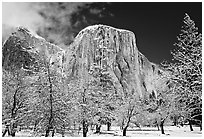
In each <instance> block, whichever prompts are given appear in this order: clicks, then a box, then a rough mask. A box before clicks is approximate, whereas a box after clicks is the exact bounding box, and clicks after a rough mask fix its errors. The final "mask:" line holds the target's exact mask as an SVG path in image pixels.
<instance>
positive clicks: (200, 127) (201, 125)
mask: <svg viewBox="0 0 204 139" xmlns="http://www.w3.org/2000/svg"><path fill="white" fill-rule="evenodd" d="M200 131H202V122H201V123H200Z"/></svg>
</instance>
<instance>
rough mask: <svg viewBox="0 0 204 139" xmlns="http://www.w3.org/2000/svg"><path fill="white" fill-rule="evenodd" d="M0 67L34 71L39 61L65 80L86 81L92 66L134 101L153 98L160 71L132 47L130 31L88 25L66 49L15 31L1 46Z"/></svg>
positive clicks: (20, 29)
mask: <svg viewBox="0 0 204 139" xmlns="http://www.w3.org/2000/svg"><path fill="white" fill-rule="evenodd" d="M2 52H3V58H2V60H3V61H2V64H3V66H4V68H5V69H9V67H11V66H12V65H15V67H17V68H23V69H26V70H31V71H38V67H39V66H40V63H42V62H43V60H46V61H47V62H48V63H50V64H52V65H53V67H54V68H56V70H58V71H60V72H63V73H64V74H65V75H66V76H67V77H79V78H86V77H85V76H84V75H87V74H88V72H89V71H90V70H91V66H92V65H93V64H98V65H99V66H101V67H103V68H105V69H106V70H107V71H108V72H109V73H110V75H111V78H112V81H113V84H114V86H115V88H116V91H117V92H120V93H121V92H122V93H124V94H132V95H133V94H134V95H137V96H138V98H139V97H140V98H149V96H156V88H155V84H154V80H155V79H156V77H157V76H160V74H161V72H162V71H161V69H160V68H159V67H158V66H157V65H156V64H153V63H151V62H149V61H148V59H147V58H146V57H145V56H144V55H142V54H141V53H140V52H139V51H138V48H137V46H136V38H135V35H134V33H133V32H131V31H127V30H122V29H116V28H113V27H109V26H105V25H94V26H89V27H87V28H85V29H83V30H82V31H80V32H79V34H78V35H77V36H76V38H75V40H74V42H73V43H72V44H71V45H70V46H69V49H68V50H62V49H61V48H59V47H58V46H56V45H54V44H50V43H49V42H47V41H45V39H43V38H41V37H39V36H37V35H34V34H32V33H31V32H29V31H28V30H27V29H25V28H18V30H17V31H16V32H14V33H13V34H12V35H11V36H10V37H9V38H8V40H7V41H6V42H5V43H4V46H3V49H2Z"/></svg>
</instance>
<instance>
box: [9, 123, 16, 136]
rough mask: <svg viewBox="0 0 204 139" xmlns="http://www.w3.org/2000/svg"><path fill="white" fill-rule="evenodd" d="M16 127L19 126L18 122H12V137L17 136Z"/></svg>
mask: <svg viewBox="0 0 204 139" xmlns="http://www.w3.org/2000/svg"><path fill="white" fill-rule="evenodd" d="M16 128H17V125H16V123H11V128H10V129H11V133H10V134H11V136H12V137H15V136H16Z"/></svg>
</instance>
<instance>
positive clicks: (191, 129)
mask: <svg viewBox="0 0 204 139" xmlns="http://www.w3.org/2000/svg"><path fill="white" fill-rule="evenodd" d="M188 122H189V127H190V131H193V126H192V121H191V120H188Z"/></svg>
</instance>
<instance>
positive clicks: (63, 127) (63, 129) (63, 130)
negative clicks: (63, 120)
mask: <svg viewBox="0 0 204 139" xmlns="http://www.w3.org/2000/svg"><path fill="white" fill-rule="evenodd" d="M64 133H65V125H64V124H63V125H62V132H61V134H62V137H64Z"/></svg>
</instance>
